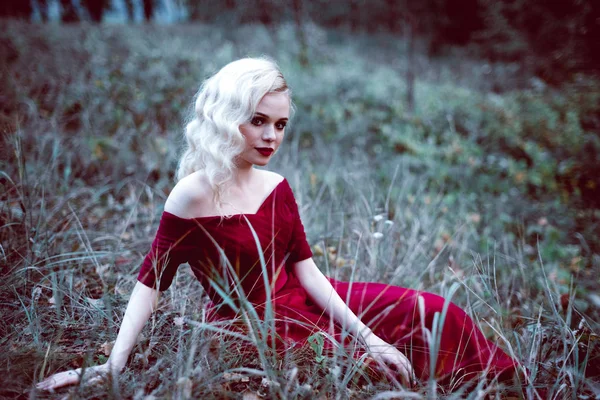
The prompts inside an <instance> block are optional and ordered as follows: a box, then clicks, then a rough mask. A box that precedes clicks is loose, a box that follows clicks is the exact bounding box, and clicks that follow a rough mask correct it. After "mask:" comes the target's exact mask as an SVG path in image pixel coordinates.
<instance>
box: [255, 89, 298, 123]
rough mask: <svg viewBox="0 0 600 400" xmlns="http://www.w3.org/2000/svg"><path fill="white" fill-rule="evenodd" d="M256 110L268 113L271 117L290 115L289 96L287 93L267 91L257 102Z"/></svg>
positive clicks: (277, 117)
mask: <svg viewBox="0 0 600 400" xmlns="http://www.w3.org/2000/svg"><path fill="white" fill-rule="evenodd" d="M256 112H259V113H261V114H265V115H268V116H269V117H271V118H273V119H280V118H289V117H290V97H289V96H288V94H287V93H281V92H274V93H267V94H266V95H264V96H263V98H262V99H261V100H260V102H259V103H258V106H257V107H256Z"/></svg>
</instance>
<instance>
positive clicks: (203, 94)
mask: <svg viewBox="0 0 600 400" xmlns="http://www.w3.org/2000/svg"><path fill="white" fill-rule="evenodd" d="M272 92H284V93H288V94H289V95H290V96H291V93H290V90H289V88H288V86H287V83H286V81H285V79H284V77H283V74H282V73H281V71H280V69H279V67H278V66H277V64H276V63H275V62H274V61H272V60H270V59H267V58H243V59H241V60H237V61H233V62H231V63H229V64H227V65H225V66H224V67H223V68H221V70H220V71H219V72H217V73H216V74H215V75H213V76H212V77H210V78H208V79H207V80H206V81H204V83H203V84H202V86H201V87H200V90H199V91H198V93H197V95H196V97H195V100H194V109H193V112H192V115H191V117H190V118H189V119H188V121H189V122H188V123H187V125H186V127H185V133H184V136H185V140H186V143H187V146H186V147H185V148H184V151H183V154H182V156H181V158H180V160H179V166H178V168H177V174H176V177H177V180H180V179H182V178H184V177H185V176H187V175H189V174H191V173H193V172H196V171H199V170H202V171H203V172H204V173H205V174H206V177H207V178H208V182H209V184H210V185H211V187H212V188H213V193H214V199H215V201H216V203H217V204H220V200H221V194H222V189H223V184H224V183H226V182H227V181H229V180H230V179H231V178H232V176H233V171H234V169H235V158H236V157H237V156H238V155H239V154H241V152H242V151H243V149H244V146H245V139H244V137H243V136H242V134H241V132H240V129H239V127H240V125H241V124H243V123H246V122H248V121H249V120H250V119H251V118H252V116H253V115H254V113H255V111H256V107H257V106H258V103H259V102H260V100H261V99H262V98H263V96H264V95H266V94H267V93H272ZM290 99H291V97H290Z"/></svg>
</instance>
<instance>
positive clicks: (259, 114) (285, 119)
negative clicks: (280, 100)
mask: <svg viewBox="0 0 600 400" xmlns="http://www.w3.org/2000/svg"><path fill="white" fill-rule="evenodd" d="M254 115H258V116H259V117H265V118H267V119H270V118H271V117H269V116H268V115H267V114H263V113H261V112H258V111H257V112H255V113H254ZM288 119H289V118H279V119H278V121H287V120H288Z"/></svg>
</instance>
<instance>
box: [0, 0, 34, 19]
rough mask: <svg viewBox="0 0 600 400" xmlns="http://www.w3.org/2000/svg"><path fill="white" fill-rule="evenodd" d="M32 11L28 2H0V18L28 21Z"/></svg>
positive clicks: (21, 0)
mask: <svg viewBox="0 0 600 400" xmlns="http://www.w3.org/2000/svg"><path fill="white" fill-rule="evenodd" d="M32 11H33V8H32V6H31V1H30V0H17V1H2V2H0V17H7V18H21V19H28V18H30V17H31V12H32Z"/></svg>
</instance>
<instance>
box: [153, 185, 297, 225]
mask: <svg viewBox="0 0 600 400" xmlns="http://www.w3.org/2000/svg"><path fill="white" fill-rule="evenodd" d="M284 182H287V180H286V179H285V177H284V178H283V179H282V180H281V181H280V182H279V183H278V184H277V185H276V186H275V187H274V188H273V190H271V192H270V193H269V194H268V195H267V197H265V199H264V200H263V201H262V203H261V204H260V206H258V210H256V212H254V213H237V214H231V215H226V216H225V215H206V216H203V217H191V218H184V217H180V216H179V215H175V214H173V213H170V212H168V211H163V216H167V217H169V218H175V219H178V220H181V221H189V222H193V221H201V220H214V219H219V220H222V219H223V220H227V219H230V218H232V217H242V216H255V215H258V214H260V212H261V211H262V209H263V208H264V207H265V205H266V204H267V202H268V201H269V199H270V198H271V197H273V195H274V194H275V192H276V191H277V189H278V188H279V187H280V186H281V185H282V184H283V183H284Z"/></svg>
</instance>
